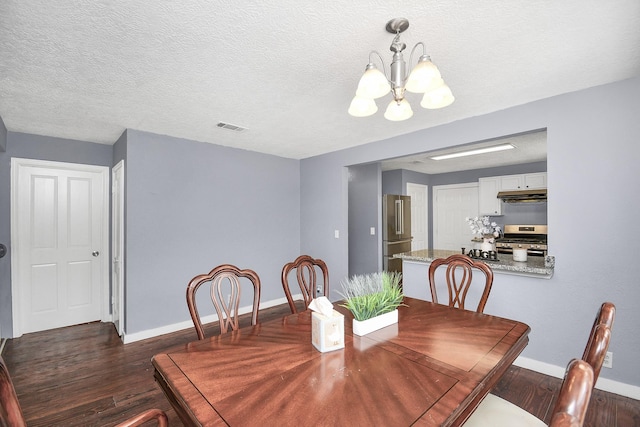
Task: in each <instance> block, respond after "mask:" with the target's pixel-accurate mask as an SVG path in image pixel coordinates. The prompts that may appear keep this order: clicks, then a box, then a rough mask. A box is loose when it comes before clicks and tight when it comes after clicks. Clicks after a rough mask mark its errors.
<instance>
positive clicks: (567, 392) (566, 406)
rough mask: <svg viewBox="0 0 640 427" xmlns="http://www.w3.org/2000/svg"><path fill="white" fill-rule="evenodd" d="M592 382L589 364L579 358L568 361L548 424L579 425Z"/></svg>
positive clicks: (591, 370)
mask: <svg viewBox="0 0 640 427" xmlns="http://www.w3.org/2000/svg"><path fill="white" fill-rule="evenodd" d="M594 383H595V381H594V378H593V369H592V368H591V365H589V364H588V363H587V362H585V361H584V360H580V359H573V360H572V361H571V362H569V364H568V365H567V370H566V371H565V375H564V380H563V381H562V386H561V387H560V393H559V394H558V399H557V400H556V404H555V407H554V408H553V411H552V412H551V413H552V416H551V422H550V423H549V426H550V427H581V426H582V425H583V424H584V418H585V415H586V413H587V408H588V406H589V400H590V399H591V391H592V390H593V384H594Z"/></svg>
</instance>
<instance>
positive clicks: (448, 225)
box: [433, 183, 478, 251]
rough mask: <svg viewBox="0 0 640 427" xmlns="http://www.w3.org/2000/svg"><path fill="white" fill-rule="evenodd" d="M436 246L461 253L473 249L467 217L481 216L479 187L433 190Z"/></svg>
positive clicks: (464, 186)
mask: <svg viewBox="0 0 640 427" xmlns="http://www.w3.org/2000/svg"><path fill="white" fill-rule="evenodd" d="M433 211H434V218H433V247H434V249H448V250H452V251H460V250H461V248H463V247H464V248H466V249H469V248H470V247H471V238H472V237H473V235H472V234H471V230H469V225H468V224H467V222H466V221H465V218H466V217H474V216H477V215H478V184H477V183H469V184H454V185H440V186H435V187H433Z"/></svg>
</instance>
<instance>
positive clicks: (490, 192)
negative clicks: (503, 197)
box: [478, 176, 502, 215]
mask: <svg viewBox="0 0 640 427" xmlns="http://www.w3.org/2000/svg"><path fill="white" fill-rule="evenodd" d="M498 191H500V177H497V176H495V177H488V178H480V179H479V180H478V212H479V213H480V215H502V204H501V202H500V199H498V198H497V197H496V196H497V195H498Z"/></svg>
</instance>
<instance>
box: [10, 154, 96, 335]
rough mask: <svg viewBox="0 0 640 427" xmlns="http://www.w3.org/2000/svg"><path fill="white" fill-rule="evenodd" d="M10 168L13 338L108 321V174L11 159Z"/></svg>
mask: <svg viewBox="0 0 640 427" xmlns="http://www.w3.org/2000/svg"><path fill="white" fill-rule="evenodd" d="M11 167H12V217H11V222H12V242H13V246H14V248H15V249H16V251H15V252H14V257H13V258H15V259H12V262H14V263H15V268H12V271H13V272H14V273H13V274H12V299H13V324H14V336H20V335H22V334H23V333H28V332H35V331H41V330H46V329H53V328H59V327H63V326H69V325H75V324H78V323H84V322H91V321H95V320H108V319H109V316H108V312H109V305H108V301H109V288H108V278H107V274H108V270H107V268H108V267H107V265H108V264H106V262H107V261H108V259H109V247H108V240H107V233H108V206H109V203H108V195H109V192H108V189H109V187H108V185H109V169H108V168H106V167H103V166H90V165H79V164H70V163H58V162H45V161H37V160H27V159H16V158H14V159H12V164H11ZM105 308H106V310H105Z"/></svg>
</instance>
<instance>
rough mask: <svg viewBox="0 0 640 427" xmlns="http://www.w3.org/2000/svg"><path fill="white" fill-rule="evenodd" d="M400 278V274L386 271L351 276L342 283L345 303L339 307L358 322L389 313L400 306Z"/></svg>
mask: <svg viewBox="0 0 640 427" xmlns="http://www.w3.org/2000/svg"><path fill="white" fill-rule="evenodd" d="M401 278H402V274H400V273H398V272H388V271H382V272H380V273H372V274H365V275H356V276H353V277H351V278H350V279H348V280H346V281H343V282H342V289H343V293H342V296H343V297H344V298H345V300H346V302H345V303H344V304H340V305H341V306H342V307H345V308H347V309H348V310H349V311H351V313H353V317H354V318H355V319H356V320H358V321H362V320H367V319H371V318H372V317H376V316H379V315H381V314H385V313H389V312H390V311H393V310H395V309H396V308H398V306H399V305H401V304H402V299H403V298H404V295H403V294H402V288H401V287H400V280H401Z"/></svg>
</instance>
